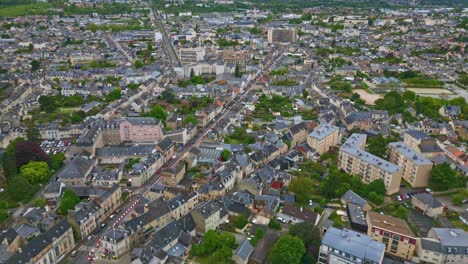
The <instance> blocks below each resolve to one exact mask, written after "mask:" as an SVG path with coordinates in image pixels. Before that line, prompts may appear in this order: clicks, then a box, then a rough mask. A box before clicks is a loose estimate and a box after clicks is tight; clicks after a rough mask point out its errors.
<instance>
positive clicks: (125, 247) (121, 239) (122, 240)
mask: <svg viewBox="0 0 468 264" xmlns="http://www.w3.org/2000/svg"><path fill="white" fill-rule="evenodd" d="M130 244H131V243H130V236H129V235H128V231H127V230H125V229H121V228H112V229H110V230H109V231H107V232H106V233H105V234H104V237H103V239H102V249H103V251H104V253H106V254H107V255H109V256H111V257H112V258H113V259H118V258H120V257H121V256H122V255H124V254H125V253H127V252H129V251H130Z"/></svg>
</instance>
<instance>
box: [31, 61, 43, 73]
mask: <svg viewBox="0 0 468 264" xmlns="http://www.w3.org/2000/svg"><path fill="white" fill-rule="evenodd" d="M40 67H41V62H40V61H38V60H32V61H31V71H32V72H35V71H37V70H39V68H40Z"/></svg>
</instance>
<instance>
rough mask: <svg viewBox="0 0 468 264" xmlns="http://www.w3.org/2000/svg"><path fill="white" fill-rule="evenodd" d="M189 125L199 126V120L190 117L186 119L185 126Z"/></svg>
mask: <svg viewBox="0 0 468 264" xmlns="http://www.w3.org/2000/svg"><path fill="white" fill-rule="evenodd" d="M188 123H192V124H193V125H197V124H198V119H197V118H196V117H195V116H193V115H189V116H187V117H186V118H185V119H184V125H186V124H188Z"/></svg>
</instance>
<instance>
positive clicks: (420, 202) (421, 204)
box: [411, 193, 444, 217]
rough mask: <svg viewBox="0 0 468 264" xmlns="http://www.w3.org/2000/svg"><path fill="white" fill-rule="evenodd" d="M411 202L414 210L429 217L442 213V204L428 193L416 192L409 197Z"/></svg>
mask: <svg viewBox="0 0 468 264" xmlns="http://www.w3.org/2000/svg"><path fill="white" fill-rule="evenodd" d="M411 203H412V204H413V205H414V207H415V208H416V210H418V211H421V212H422V213H423V214H425V215H428V216H430V217H438V216H440V215H442V214H443V213H444V205H443V204H441V203H440V202H439V200H437V199H436V198H435V197H434V196H432V195H430V194H428V193H418V194H416V195H413V196H412V197H411Z"/></svg>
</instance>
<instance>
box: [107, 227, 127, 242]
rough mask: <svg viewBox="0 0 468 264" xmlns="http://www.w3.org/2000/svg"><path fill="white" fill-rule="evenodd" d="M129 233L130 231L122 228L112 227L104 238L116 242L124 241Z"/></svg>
mask: <svg viewBox="0 0 468 264" xmlns="http://www.w3.org/2000/svg"><path fill="white" fill-rule="evenodd" d="M127 234H128V231H127V230H125V229H121V228H112V229H110V230H109V231H107V233H106V234H105V235H104V239H105V240H107V241H109V242H111V241H112V240H113V241H115V242H113V243H114V244H116V243H118V242H120V241H122V240H123V239H124V238H125V237H126V236H127Z"/></svg>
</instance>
